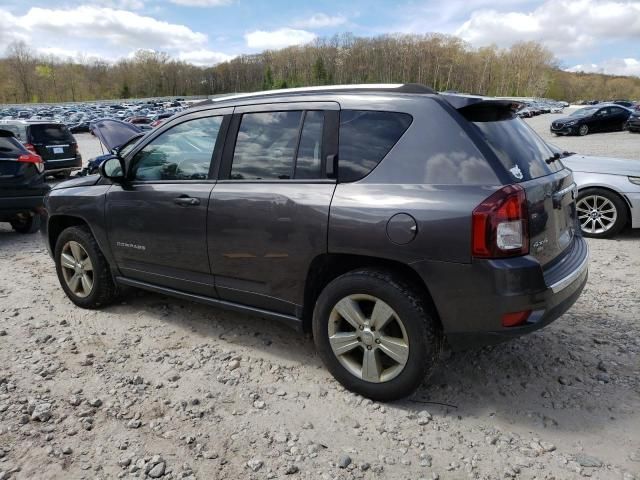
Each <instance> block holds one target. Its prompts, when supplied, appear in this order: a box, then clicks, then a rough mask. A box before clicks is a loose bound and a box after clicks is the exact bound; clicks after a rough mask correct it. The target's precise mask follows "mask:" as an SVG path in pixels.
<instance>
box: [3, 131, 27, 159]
mask: <svg viewBox="0 0 640 480" xmlns="http://www.w3.org/2000/svg"><path fill="white" fill-rule="evenodd" d="M23 153H28V152H27V151H26V150H25V148H24V147H23V146H22V144H21V143H20V142H18V141H17V140H16V139H15V138H13V137H3V136H0V158H2V157H4V156H9V157H17V156H20V155H22V154H23Z"/></svg>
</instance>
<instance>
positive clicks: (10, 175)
mask: <svg viewBox="0 0 640 480" xmlns="http://www.w3.org/2000/svg"><path fill="white" fill-rule="evenodd" d="M43 172H44V163H43V161H42V158H40V157H39V156H38V155H35V154H34V153H31V152H29V151H28V150H27V149H26V148H25V147H24V145H22V144H21V143H20V142H19V141H18V140H17V139H16V138H15V137H14V135H13V132H10V131H8V130H1V129H0V222H9V223H10V224H11V227H12V228H13V229H14V230H15V231H16V232H18V233H34V232H36V231H37V230H38V228H39V227H40V213H41V210H42V208H43V205H44V204H43V197H44V194H45V193H46V192H47V191H48V190H49V187H48V186H47V184H46V183H44V174H43Z"/></svg>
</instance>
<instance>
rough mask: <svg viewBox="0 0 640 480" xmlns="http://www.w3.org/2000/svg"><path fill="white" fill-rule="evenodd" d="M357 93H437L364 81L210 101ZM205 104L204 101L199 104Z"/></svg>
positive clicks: (408, 85)
mask: <svg viewBox="0 0 640 480" xmlns="http://www.w3.org/2000/svg"><path fill="white" fill-rule="evenodd" d="M334 92H335V93H357V92H391V93H418V94H435V93H437V92H436V91H435V90H433V89H431V88H429V87H427V86H425V85H422V84H419V83H364V84H358V85H320V86H315V87H301V88H282V89H280V90H265V91H261V92H249V93H238V94H231V95H225V96H220V97H217V98H214V99H209V101H210V102H212V103H216V102H224V101H226V100H235V99H241V98H256V97H269V96H277V95H298V94H300V95H303V94H312V93H334ZM200 105H205V103H204V102H201V103H200V104H198V106H200Z"/></svg>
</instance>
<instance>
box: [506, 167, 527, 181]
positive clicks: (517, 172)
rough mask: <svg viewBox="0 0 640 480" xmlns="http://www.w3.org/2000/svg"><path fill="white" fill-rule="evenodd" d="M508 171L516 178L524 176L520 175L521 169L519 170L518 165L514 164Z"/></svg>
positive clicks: (519, 178) (520, 178)
mask: <svg viewBox="0 0 640 480" xmlns="http://www.w3.org/2000/svg"><path fill="white" fill-rule="evenodd" d="M509 171H510V172H511V174H512V175H513V176H514V177H516V178H517V179H518V180H522V179H523V178H524V175H522V170H520V167H519V166H518V165H516V166H514V167H513V168H511V169H510V170H509Z"/></svg>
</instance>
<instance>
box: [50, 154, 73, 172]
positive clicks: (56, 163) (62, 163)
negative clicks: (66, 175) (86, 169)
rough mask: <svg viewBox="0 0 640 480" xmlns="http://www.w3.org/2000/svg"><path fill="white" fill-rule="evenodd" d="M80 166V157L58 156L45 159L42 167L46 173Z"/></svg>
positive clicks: (69, 169)
mask: <svg viewBox="0 0 640 480" xmlns="http://www.w3.org/2000/svg"><path fill="white" fill-rule="evenodd" d="M80 168H82V157H80V156H77V157H72V158H60V159H55V160H45V162H44V169H45V172H47V173H56V172H64V171H71V170H78V169H80Z"/></svg>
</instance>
